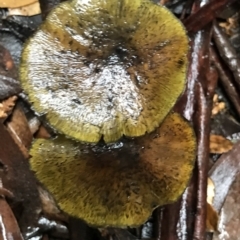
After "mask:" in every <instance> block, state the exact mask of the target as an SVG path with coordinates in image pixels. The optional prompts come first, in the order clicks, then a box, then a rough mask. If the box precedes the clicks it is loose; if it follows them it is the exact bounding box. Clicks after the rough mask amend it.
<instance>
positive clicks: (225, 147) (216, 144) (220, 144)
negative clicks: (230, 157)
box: [210, 134, 234, 154]
mask: <svg viewBox="0 0 240 240" xmlns="http://www.w3.org/2000/svg"><path fill="white" fill-rule="evenodd" d="M233 145H234V144H233V143H232V142H231V141H230V140H228V139H226V138H224V137H222V136H220V135H214V134H211V135H210V153H218V154H222V153H226V152H228V151H229V150H231V149H232V148H233Z"/></svg>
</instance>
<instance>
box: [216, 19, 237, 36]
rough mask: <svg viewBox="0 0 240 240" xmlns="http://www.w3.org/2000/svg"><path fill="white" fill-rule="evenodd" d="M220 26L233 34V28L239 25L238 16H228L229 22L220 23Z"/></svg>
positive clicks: (229, 33) (228, 33)
mask: <svg viewBox="0 0 240 240" xmlns="http://www.w3.org/2000/svg"><path fill="white" fill-rule="evenodd" d="M219 26H220V27H222V28H224V29H225V32H226V33H227V35H230V36H231V35H232V34H233V29H236V28H237V27H238V18H237V17H232V18H228V19H227V22H223V23H219Z"/></svg>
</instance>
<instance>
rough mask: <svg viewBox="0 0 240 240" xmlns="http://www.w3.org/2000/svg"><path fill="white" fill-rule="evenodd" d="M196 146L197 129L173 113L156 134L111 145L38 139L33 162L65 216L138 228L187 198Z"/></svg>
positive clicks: (91, 223)
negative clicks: (154, 213) (153, 214)
mask: <svg viewBox="0 0 240 240" xmlns="http://www.w3.org/2000/svg"><path fill="white" fill-rule="evenodd" d="M195 148H196V143H195V135H194V132H193V129H192V127H191V126H190V125H189V123H188V122H186V121H185V120H184V119H183V118H182V117H180V115H178V114H176V113H171V114H169V115H168V116H167V118H166V120H165V121H164V122H163V123H162V124H161V126H160V127H159V128H157V129H156V130H155V131H154V132H152V133H150V134H147V135H146V136H144V137H139V138H136V139H134V140H132V139H127V138H124V139H123V140H121V141H119V142H117V143H115V144H111V145H106V144H104V145H102V146H100V145H99V144H98V145H96V146H91V145H86V144H79V143H77V142H75V141H73V140H70V139H67V138H65V137H64V136H58V138H56V139H54V140H46V139H37V140H36V141H35V142H34V144H33V146H32V149H31V151H30V154H31V155H32V158H31V160H30V164H31V168H32V170H33V171H34V172H35V174H36V176H37V178H38V179H39V180H40V182H41V183H42V184H43V185H44V186H45V187H46V188H47V189H48V190H49V191H50V192H51V193H52V194H53V196H54V198H55V200H56V202H57V203H58V205H59V207H60V208H61V209H62V210H63V211H64V212H66V213H68V214H69V215H72V216H75V217H78V218H81V219H83V220H85V221H86V222H87V223H88V224H90V225H93V226H98V227H100V226H112V227H127V226H131V227H133V226H138V225H140V224H142V223H144V222H145V221H146V220H147V218H148V217H149V216H150V214H151V212H152V210H153V209H154V208H156V207H157V206H160V205H164V204H168V203H171V202H173V201H176V200H177V198H178V197H179V196H180V195H181V194H182V192H183V191H184V189H185V187H186V186H187V183H188V180H189V178H190V176H191V172H192V168H193V165H194V160H195Z"/></svg>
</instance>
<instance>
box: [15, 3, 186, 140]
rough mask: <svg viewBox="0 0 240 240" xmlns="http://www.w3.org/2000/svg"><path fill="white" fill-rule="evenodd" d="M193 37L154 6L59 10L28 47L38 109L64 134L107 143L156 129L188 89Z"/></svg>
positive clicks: (24, 71) (28, 86)
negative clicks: (189, 41)
mask: <svg viewBox="0 0 240 240" xmlns="http://www.w3.org/2000/svg"><path fill="white" fill-rule="evenodd" d="M187 51H188V38H187V36H186V32H185V29H184V27H183V25H182V24H181V23H180V21H178V20H177V19H176V18H175V17H174V16H173V14H172V13H171V12H170V11H168V10H167V9H166V8H164V7H162V6H158V5H156V4H154V3H152V2H151V1H150V0H138V1H135V0H111V1H110V0H109V1H103V0H73V1H68V2H65V3H62V4H60V5H59V6H58V7H57V8H55V9H54V10H53V11H52V12H51V13H50V14H49V16H48V17H47V19H46V21H45V22H44V23H43V24H42V25H41V26H40V28H39V30H38V31H37V32H36V33H35V35H34V36H33V37H32V38H31V39H30V40H29V41H28V43H27V44H26V45H25V48H24V50H23V54H22V60H21V66H20V78H21V82H22V86H23V89H24V90H25V92H26V93H27V94H28V96H29V100H30V102H32V104H33V108H34V109H35V110H36V111H37V112H38V113H39V114H46V115H45V116H46V119H47V121H48V122H49V123H50V125H51V126H52V127H54V128H55V129H56V130H57V131H58V132H60V133H63V134H65V135H67V136H69V137H71V138H73V139H76V140H79V141H83V142H92V143H97V142H98V141H99V140H100V139H101V138H102V137H103V139H104V141H105V142H106V143H111V142H114V141H117V140H118V139H120V138H121V137H122V136H123V135H125V136H128V137H138V136H142V135H144V134H145V133H150V132H152V131H154V130H155V129H156V128H157V127H158V126H159V125H160V123H161V122H162V121H163V119H164V118H165V117H166V115H167V114H168V113H169V111H170V109H171V108H172V107H173V105H174V103H175V102H176V100H177V98H178V97H179V95H180V94H181V93H182V91H183V89H184V86H185V74H186V66H187V57H186V54H187Z"/></svg>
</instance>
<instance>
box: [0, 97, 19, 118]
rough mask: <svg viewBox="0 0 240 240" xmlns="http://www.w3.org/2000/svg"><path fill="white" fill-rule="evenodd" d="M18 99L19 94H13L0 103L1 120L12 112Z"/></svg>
mask: <svg viewBox="0 0 240 240" xmlns="http://www.w3.org/2000/svg"><path fill="white" fill-rule="evenodd" d="M16 100H17V96H12V97H9V98H8V99H6V100H4V101H2V102H1V103H0V122H4V121H5V120H6V118H7V117H8V116H9V115H10V114H11V112H12V110H13V108H14V106H15V102H16Z"/></svg>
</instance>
